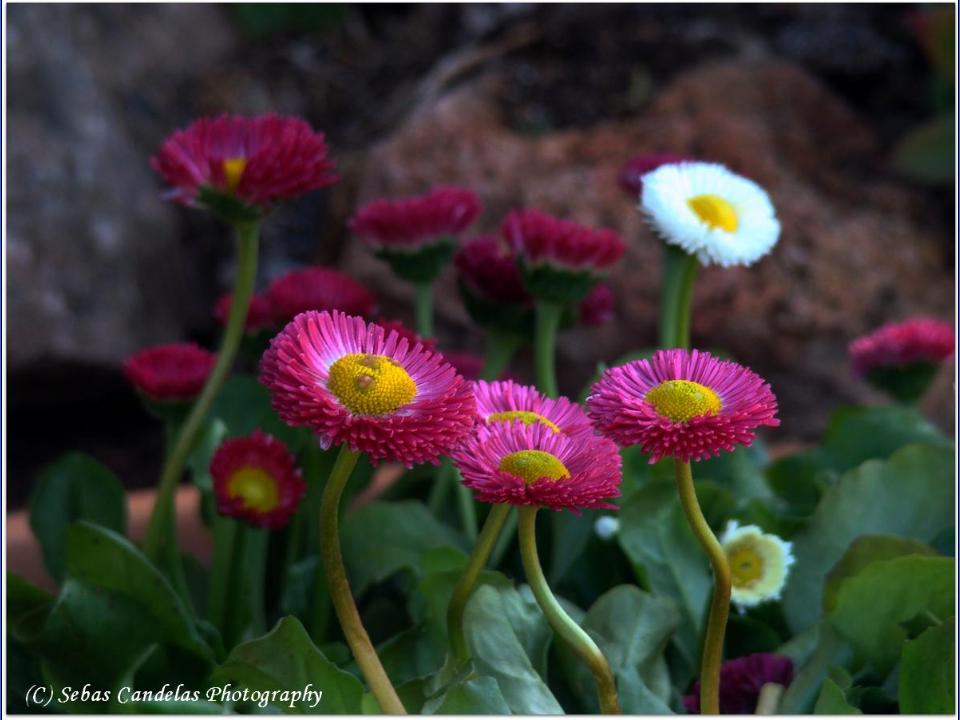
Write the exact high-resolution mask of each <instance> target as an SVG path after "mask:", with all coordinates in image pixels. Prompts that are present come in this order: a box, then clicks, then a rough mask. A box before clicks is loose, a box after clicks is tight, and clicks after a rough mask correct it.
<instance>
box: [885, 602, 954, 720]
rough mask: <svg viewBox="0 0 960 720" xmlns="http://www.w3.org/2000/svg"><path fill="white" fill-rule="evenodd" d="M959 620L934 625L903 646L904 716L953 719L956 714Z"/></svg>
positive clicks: (901, 687)
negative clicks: (940, 716)
mask: <svg viewBox="0 0 960 720" xmlns="http://www.w3.org/2000/svg"><path fill="white" fill-rule="evenodd" d="M955 637H956V620H955V618H952V617H951V618H949V619H947V620H945V621H944V622H942V623H941V624H939V625H934V626H933V627H930V628H928V629H927V630H925V631H924V632H923V633H921V634H920V635H919V636H918V637H917V638H915V639H913V640H908V641H907V642H906V643H904V645H903V653H902V654H901V656H900V688H899V700H900V712H902V713H904V714H910V715H949V714H951V713H952V712H953V711H954V707H955V703H956V692H955V686H954V680H955V679H956V677H957V675H956V672H955V668H956V658H955V657H954V639H955Z"/></svg>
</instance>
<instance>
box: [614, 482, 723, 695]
mask: <svg viewBox="0 0 960 720" xmlns="http://www.w3.org/2000/svg"><path fill="white" fill-rule="evenodd" d="M618 538H619V540H620V545H621V547H622V548H623V551H624V552H625V553H626V554H627V557H628V558H629V559H630V561H631V562H632V563H633V564H634V565H635V566H636V567H637V572H638V575H639V576H640V578H641V579H642V583H641V584H643V585H645V587H646V588H647V589H648V590H650V592H652V593H653V594H654V595H664V596H667V597H670V598H672V599H673V600H674V601H675V602H676V604H677V608H678V609H679V611H680V614H681V623H680V627H679V628H678V630H677V633H676V635H675V637H674V643H675V644H676V646H677V649H678V650H679V651H680V655H681V656H682V658H683V660H684V665H685V668H684V672H683V673H682V674H681V675H680V676H679V678H676V679H677V681H678V682H679V683H680V684H685V683H686V682H687V681H688V680H689V679H690V678H692V677H693V674H694V672H695V670H696V668H698V667H699V658H700V635H701V630H702V627H703V618H704V614H705V612H706V608H707V602H708V601H709V598H710V591H711V586H712V582H711V579H710V570H709V568H708V564H707V559H706V556H705V554H704V552H703V550H702V549H701V547H700V545H699V544H698V543H697V540H696V538H695V537H694V535H693V533H692V531H691V530H690V527H689V525H688V524H687V521H686V518H685V517H684V515H683V511H682V509H681V508H680V502H679V500H678V499H677V491H676V488H675V487H674V486H673V485H672V484H667V483H657V484H654V485H650V486H649V487H646V488H644V489H642V490H640V491H638V492H636V493H634V495H633V496H632V497H631V498H630V499H629V500H628V501H627V503H626V504H625V505H624V506H623V507H622V509H621V511H620V532H619V534H618Z"/></svg>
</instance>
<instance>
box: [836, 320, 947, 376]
mask: <svg viewBox="0 0 960 720" xmlns="http://www.w3.org/2000/svg"><path fill="white" fill-rule="evenodd" d="M953 351H954V335H953V326H952V325H950V323H946V322H942V321H940V320H935V319H933V318H925V317H918V318H911V319H910V320H906V321H904V322H901V323H890V324H888V325H884V326H883V327H881V328H879V329H877V330H874V331H873V332H872V333H870V334H869V335H865V336H864V337H861V338H857V339H856V340H854V341H853V342H852V343H851V344H850V351H849V352H850V359H851V361H852V363H853V370H854V372H855V373H856V374H857V375H858V376H860V377H863V376H865V375H868V374H870V373H871V372H873V371H875V370H878V369H882V368H902V367H904V366H906V365H911V364H914V363H932V364H936V363H940V362H943V361H944V360H946V359H948V358H949V357H951V356H952V355H953Z"/></svg>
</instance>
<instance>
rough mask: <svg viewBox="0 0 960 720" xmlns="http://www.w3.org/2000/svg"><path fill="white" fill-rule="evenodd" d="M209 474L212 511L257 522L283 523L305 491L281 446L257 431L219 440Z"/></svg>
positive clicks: (275, 525) (290, 457)
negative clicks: (215, 509)
mask: <svg viewBox="0 0 960 720" xmlns="http://www.w3.org/2000/svg"><path fill="white" fill-rule="evenodd" d="M210 474H211V475H212V476H213V496H214V499H215V500H216V503H217V512H219V513H220V514H221V515H226V516H228V517H234V518H237V519H238V520H243V521H245V522H247V523H250V524H251V525H256V526H257V527H267V528H274V529H276V528H282V527H283V526H285V525H286V524H287V523H288V522H289V521H290V516H291V515H293V513H294V512H296V510H297V506H298V505H299V504H300V500H301V498H303V495H304V493H305V492H306V490H307V484H306V483H305V482H304V481H303V478H302V477H301V475H300V470H298V469H297V467H296V462H295V460H294V458H293V455H291V454H290V451H289V450H287V447H286V445H284V444H283V443H282V442H280V441H279V440H277V439H276V438H274V437H272V436H271V435H267V434H265V433H262V432H260V431H259V430H255V431H254V432H253V434H252V435H249V436H247V437H238V438H230V439H229V440H224V441H223V442H222V443H221V444H220V447H218V448H217V451H216V453H214V456H213V459H212V460H211V462H210Z"/></svg>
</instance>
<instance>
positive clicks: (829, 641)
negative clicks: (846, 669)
mask: <svg viewBox="0 0 960 720" xmlns="http://www.w3.org/2000/svg"><path fill="white" fill-rule="evenodd" d="M777 652H778V654H780V655H786V656H787V657H789V658H791V659H792V660H793V663H794V667H795V668H796V669H797V670H796V674H795V675H794V678H793V682H791V683H790V686H789V687H788V688H787V690H786V692H785V693H784V694H783V699H782V700H781V701H780V707H779V708H778V711H779V712H780V713H782V714H784V715H806V714H809V713H811V712H812V711H813V706H814V703H815V701H816V699H817V697H818V696H819V693H820V688H821V687H822V685H823V682H824V680H825V679H826V678H827V675H828V673H830V672H831V669H835V668H837V667H842V666H844V665H845V664H846V663H848V662H849V661H850V658H851V655H852V650H851V649H850V644H849V643H848V642H846V641H845V640H844V639H843V638H841V637H839V635H838V634H837V631H836V630H834V629H833V627H832V626H831V625H830V624H829V623H828V622H827V621H826V620H823V621H821V622H820V623H819V624H818V625H815V626H814V627H813V628H810V629H808V630H804V631H803V632H801V633H799V634H798V635H796V636H794V637H793V638H792V639H791V640H790V641H788V642H787V643H784V645H783V646H781V647H780V649H779V650H778V651H777Z"/></svg>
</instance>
